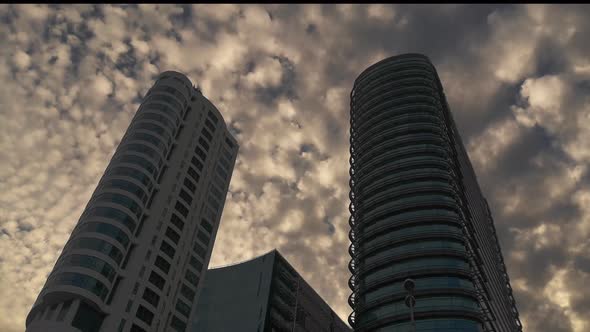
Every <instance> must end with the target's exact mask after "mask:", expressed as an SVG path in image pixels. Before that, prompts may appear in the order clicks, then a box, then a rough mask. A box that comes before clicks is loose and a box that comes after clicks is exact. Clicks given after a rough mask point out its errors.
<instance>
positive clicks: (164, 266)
mask: <svg viewBox="0 0 590 332" xmlns="http://www.w3.org/2000/svg"><path fill="white" fill-rule="evenodd" d="M154 265H156V266H157V267H158V268H159V269H160V270H162V272H164V273H166V274H168V271H169V270H170V263H168V262H167V261H166V260H165V259H164V258H162V257H160V256H158V257H156V261H155V262H154Z"/></svg>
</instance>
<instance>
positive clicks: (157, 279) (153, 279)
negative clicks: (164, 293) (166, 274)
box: [148, 271, 166, 290]
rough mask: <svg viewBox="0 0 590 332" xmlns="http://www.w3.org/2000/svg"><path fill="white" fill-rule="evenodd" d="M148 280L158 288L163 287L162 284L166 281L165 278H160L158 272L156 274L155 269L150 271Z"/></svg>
mask: <svg viewBox="0 0 590 332" xmlns="http://www.w3.org/2000/svg"><path fill="white" fill-rule="evenodd" d="M148 280H149V282H151V283H152V285H154V286H156V287H158V289H159V290H162V289H164V284H165V283H166V280H165V279H164V278H162V277H161V276H160V275H159V274H157V273H156V272H155V271H152V273H150V277H149V279H148Z"/></svg>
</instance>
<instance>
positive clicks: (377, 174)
mask: <svg viewBox="0 0 590 332" xmlns="http://www.w3.org/2000/svg"><path fill="white" fill-rule="evenodd" d="M350 144H351V146H350V154H351V157H350V177H351V179H350V188H351V191H350V199H351V204H350V213H351V217H350V226H351V231H350V239H351V241H352V244H351V246H350V250H349V251H350V255H351V256H352V260H351V261H350V265H349V268H350V271H351V272H352V277H351V278H350V281H349V285H350V287H351V289H352V294H351V296H350V298H349V304H350V305H351V307H352V308H353V312H352V314H351V315H350V317H349V322H350V323H351V325H352V326H353V327H354V329H355V331H396V332H403V331H413V330H412V324H411V321H410V309H409V308H408V307H407V306H406V304H405V301H404V299H405V297H406V295H407V292H406V291H405V289H404V287H403V282H404V280H406V279H407V278H411V279H413V280H414V281H415V285H416V286H415V292H414V296H415V298H416V305H415V308H414V310H413V311H414V317H415V326H416V330H417V331H439V332H440V331H448V332H451V331H453V332H456V331H469V332H471V331H474V332H475V331H520V330H522V327H521V324H520V321H519V318H518V312H517V310H516V307H515V304H514V299H513V297H512V291H511V289H510V284H509V280H508V276H507V274H506V269H505V267H504V263H503V260H502V255H501V253H500V248H499V245H498V242H497V237H496V234H495V229H494V226H493V221H492V219H491V215H490V213H489V209H488V207H487V202H486V201H485V199H484V197H483V196H482V194H481V192H480V189H479V187H478V184H477V181H476V178H475V174H474V172H473V169H472V167H471V164H470V162H469V158H468V156H467V154H466V152H465V150H464V147H463V144H462V142H461V138H460V137H459V134H458V132H457V129H456V126H455V124H454V122H453V119H452V116H451V113H450V111H449V108H448V105H447V103H446V99H445V96H444V94H443V89H442V86H441V83H440V80H439V78H438V75H437V73H436V70H435V69H434V67H433V65H432V64H431V63H430V61H429V59H428V58H427V57H425V56H423V55H420V54H404V55H399V56H394V57H391V58H387V59H385V60H382V61H380V62H378V63H376V64H374V65H372V66H370V67H369V68H367V69H366V70H365V71H364V72H362V73H361V74H360V75H359V77H358V78H357V79H356V81H355V83H354V88H353V90H352V92H351V102H350Z"/></svg>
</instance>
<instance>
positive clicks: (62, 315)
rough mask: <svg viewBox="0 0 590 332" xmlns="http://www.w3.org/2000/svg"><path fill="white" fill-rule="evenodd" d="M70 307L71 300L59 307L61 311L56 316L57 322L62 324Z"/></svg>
mask: <svg viewBox="0 0 590 332" xmlns="http://www.w3.org/2000/svg"><path fill="white" fill-rule="evenodd" d="M71 306H72V300H67V301H66V302H64V304H63V306H62V307H61V310H60V311H59V314H58V315H57V321H58V322H63V320H64V318H66V314H67V313H68V311H69V310H70V307H71Z"/></svg>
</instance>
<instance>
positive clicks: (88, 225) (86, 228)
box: [75, 222, 129, 248]
mask: <svg viewBox="0 0 590 332" xmlns="http://www.w3.org/2000/svg"><path fill="white" fill-rule="evenodd" d="M75 232H76V233H86V232H94V233H100V234H103V235H106V236H108V237H110V238H112V239H115V240H117V242H119V243H121V244H122V245H123V247H125V248H126V247H127V245H128V244H129V237H128V236H127V234H125V232H123V231H122V230H120V229H119V228H118V227H116V226H113V225H111V224H107V223H103V222H84V223H82V224H80V226H78V227H77V229H76V230H75Z"/></svg>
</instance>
